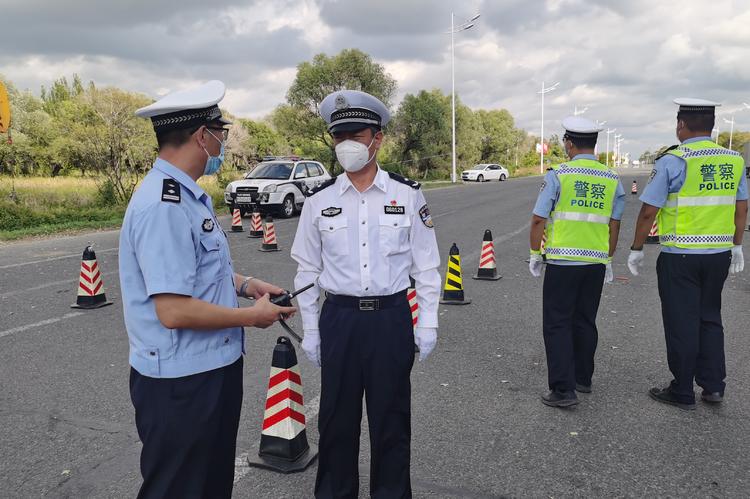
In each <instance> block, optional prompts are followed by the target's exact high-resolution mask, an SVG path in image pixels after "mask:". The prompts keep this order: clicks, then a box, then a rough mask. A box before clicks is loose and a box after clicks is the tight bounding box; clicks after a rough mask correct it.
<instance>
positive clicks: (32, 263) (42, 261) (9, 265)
mask: <svg viewBox="0 0 750 499" xmlns="http://www.w3.org/2000/svg"><path fill="white" fill-rule="evenodd" d="M94 250H95V251H96V253H99V254H101V253H111V252H113V251H117V250H118V248H109V249H104V250H98V249H96V248H94ZM82 254H83V251H79V252H78V253H70V254H67V255H61V256H54V257H51V258H43V259H41V260H33V261H31V262H20V263H11V264H8V265H3V266H0V270H2V269H12V268H16V267H23V266H25V265H34V264H36V263H45V262H54V261H56V260H65V259H67V258H73V257H78V258H81V255H82Z"/></svg>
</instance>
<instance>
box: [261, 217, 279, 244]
mask: <svg viewBox="0 0 750 499" xmlns="http://www.w3.org/2000/svg"><path fill="white" fill-rule="evenodd" d="M258 251H280V250H279V244H278V242H277V241H276V228H275V227H274V226H273V218H271V215H268V216H267V217H266V223H265V225H264V226H263V244H262V245H261V247H260V248H258Z"/></svg>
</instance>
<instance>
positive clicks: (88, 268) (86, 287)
mask: <svg viewBox="0 0 750 499" xmlns="http://www.w3.org/2000/svg"><path fill="white" fill-rule="evenodd" d="M107 305H112V302H111V301H107V296H106V295H105V294H104V282H103V281H102V272H101V270H99V263H97V261H96V253H94V248H93V245H92V244H89V245H88V246H86V249H84V250H83V257H82V258H81V273H80V277H79V279H78V297H77V298H76V302H75V304H73V305H71V308H86V309H89V308H100V307H105V306H107Z"/></svg>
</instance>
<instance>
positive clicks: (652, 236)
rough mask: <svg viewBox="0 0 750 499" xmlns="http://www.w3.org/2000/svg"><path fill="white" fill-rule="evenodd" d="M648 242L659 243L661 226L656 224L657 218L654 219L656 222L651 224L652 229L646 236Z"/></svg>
mask: <svg viewBox="0 0 750 499" xmlns="http://www.w3.org/2000/svg"><path fill="white" fill-rule="evenodd" d="M646 243H647V244H658V243H659V227H658V226H657V224H656V220H654V223H653V224H651V230H650V231H649V232H648V237H647V238H646Z"/></svg>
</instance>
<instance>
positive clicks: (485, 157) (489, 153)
mask: <svg viewBox="0 0 750 499" xmlns="http://www.w3.org/2000/svg"><path fill="white" fill-rule="evenodd" d="M476 115H477V118H478V119H479V122H480V123H481V125H482V131H481V156H480V160H481V161H482V162H484V163H505V164H508V163H510V156H511V150H512V149H513V148H515V147H516V145H517V144H518V142H519V141H520V140H521V139H522V138H521V137H520V136H519V134H518V131H517V130H516V128H515V127H514V124H513V116H512V115H511V114H510V113H509V112H508V111H507V110H505V109H498V110H491V111H486V110H484V109H480V110H478V111H477V112H476Z"/></svg>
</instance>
